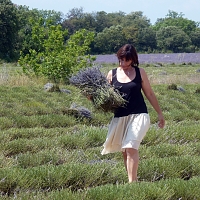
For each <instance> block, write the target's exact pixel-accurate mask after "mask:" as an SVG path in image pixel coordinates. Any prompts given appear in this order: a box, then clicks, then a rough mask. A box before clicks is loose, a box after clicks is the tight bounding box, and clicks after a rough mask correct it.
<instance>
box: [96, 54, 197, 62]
mask: <svg viewBox="0 0 200 200" xmlns="http://www.w3.org/2000/svg"><path fill="white" fill-rule="evenodd" d="M138 57H139V63H141V64H145V63H175V64H176V63H200V53H168V54H167V53H163V54H162V53H159V54H138ZM95 63H118V60H117V57H116V55H115V54H112V55H96V61H95Z"/></svg>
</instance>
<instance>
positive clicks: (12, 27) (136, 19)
mask: <svg viewBox="0 0 200 200" xmlns="http://www.w3.org/2000/svg"><path fill="white" fill-rule="evenodd" d="M38 26H39V27H40V29H38ZM50 27H54V28H51V29H52V30H53V31H54V32H56V31H57V33H58V32H59V34H60V36H61V35H62V39H63V40H64V41H63V43H64V44H67V41H68V40H69V39H70V37H72V36H73V35H74V34H76V33H77V31H81V30H86V31H87V34H89V32H90V33H91V34H92V35H93V36H94V37H93V39H92V40H91V41H90V42H88V45H89V47H90V48H88V49H87V53H89V54H91V55H97V54H112V53H116V51H117V50H118V49H119V47H121V46H122V45H123V44H125V43H131V44H133V45H135V47H136V48H137V50H138V52H140V53H159V52H162V53H165V52H167V53H170V52H171V53H178V52H188V53H189V52H198V51H199V50H200V23H199V22H195V21H193V20H189V19H187V18H185V17H184V14H183V13H177V12H175V11H172V10H169V12H168V13H167V15H166V16H165V17H164V18H158V19H157V21H156V22H155V24H151V22H150V20H149V19H148V18H147V17H146V16H145V15H143V12H142V11H137V12H134V11H133V12H131V13H128V14H126V13H124V12H122V11H119V12H113V13H106V12H105V11H99V12H92V13H87V12H84V11H83V8H73V9H71V10H69V11H68V13H66V14H63V13H62V12H57V11H54V10H38V9H29V7H27V6H21V5H16V4H14V3H12V1H11V0H0V59H4V60H7V61H17V60H18V59H19V58H20V55H23V56H26V55H29V54H30V51H32V53H33V51H35V52H44V51H45V50H46V49H47V47H46V46H45V44H44V43H43V42H44V40H45V38H48V34H49V30H50ZM56 27H59V28H56ZM36 29H38V30H39V32H38V33H37V31H36ZM52 30H51V31H52ZM61 32H62V33H61ZM59 34H57V36H58V37H59ZM81 34H85V32H84V33H81V32H79V37H80V35H81ZM87 34H86V35H87ZM52 37H53V36H52ZM90 39H91V37H90ZM56 40H57V38H51V40H49V43H51V42H52V45H53V44H54V43H56ZM59 41H60V40H59ZM83 41H87V39H86V40H80V41H79V43H83ZM56 45H57V47H58V46H59V43H57V44H56ZM48 48H49V49H48V50H49V51H51V48H52V47H51V46H48ZM58 49H59V48H58ZM84 52H85V53H86V51H84Z"/></svg>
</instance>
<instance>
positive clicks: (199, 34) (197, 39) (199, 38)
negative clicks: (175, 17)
mask: <svg viewBox="0 0 200 200" xmlns="http://www.w3.org/2000/svg"><path fill="white" fill-rule="evenodd" d="M190 38H191V40H192V44H193V45H194V46H195V47H197V48H200V28H196V30H195V31H193V32H192V33H191V34H190Z"/></svg>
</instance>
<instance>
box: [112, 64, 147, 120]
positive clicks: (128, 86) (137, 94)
mask: <svg viewBox="0 0 200 200" xmlns="http://www.w3.org/2000/svg"><path fill="white" fill-rule="evenodd" d="M116 72H117V68H116V69H113V70H112V82H111V84H112V85H113V86H114V87H115V88H116V89H118V90H119V92H120V94H121V95H122V97H123V98H124V99H125V100H126V101H127V103H126V105H125V106H123V107H119V108H117V109H116V110H115V113H114V117H123V116H128V115H130V114H140V113H148V111H147V106H146V103H145V101H144V98H143V95H142V92H141V88H142V78H141V75H140V70H139V68H138V67H135V72H136V75H135V78H134V79H133V80H132V81H130V82H128V83H120V82H118V80H117V74H116Z"/></svg>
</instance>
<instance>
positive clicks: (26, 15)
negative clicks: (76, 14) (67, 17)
mask: <svg viewBox="0 0 200 200" xmlns="http://www.w3.org/2000/svg"><path fill="white" fill-rule="evenodd" d="M17 9H18V19H19V22H20V23H19V24H20V30H19V32H18V51H22V53H23V54H24V55H26V54H28V53H29V50H30V49H35V50H36V51H37V50H38V49H39V48H40V46H39V44H38V43H35V42H34V41H33V40H32V25H33V24H34V22H35V21H38V20H39V21H40V25H41V26H43V27H45V26H46V24H47V23H48V24H51V25H57V24H60V23H61V22H62V13H61V12H56V11H54V10H38V9H32V10H29V8H28V7H27V6H17ZM41 19H42V20H41ZM19 55H20V53H19Z"/></svg>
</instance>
